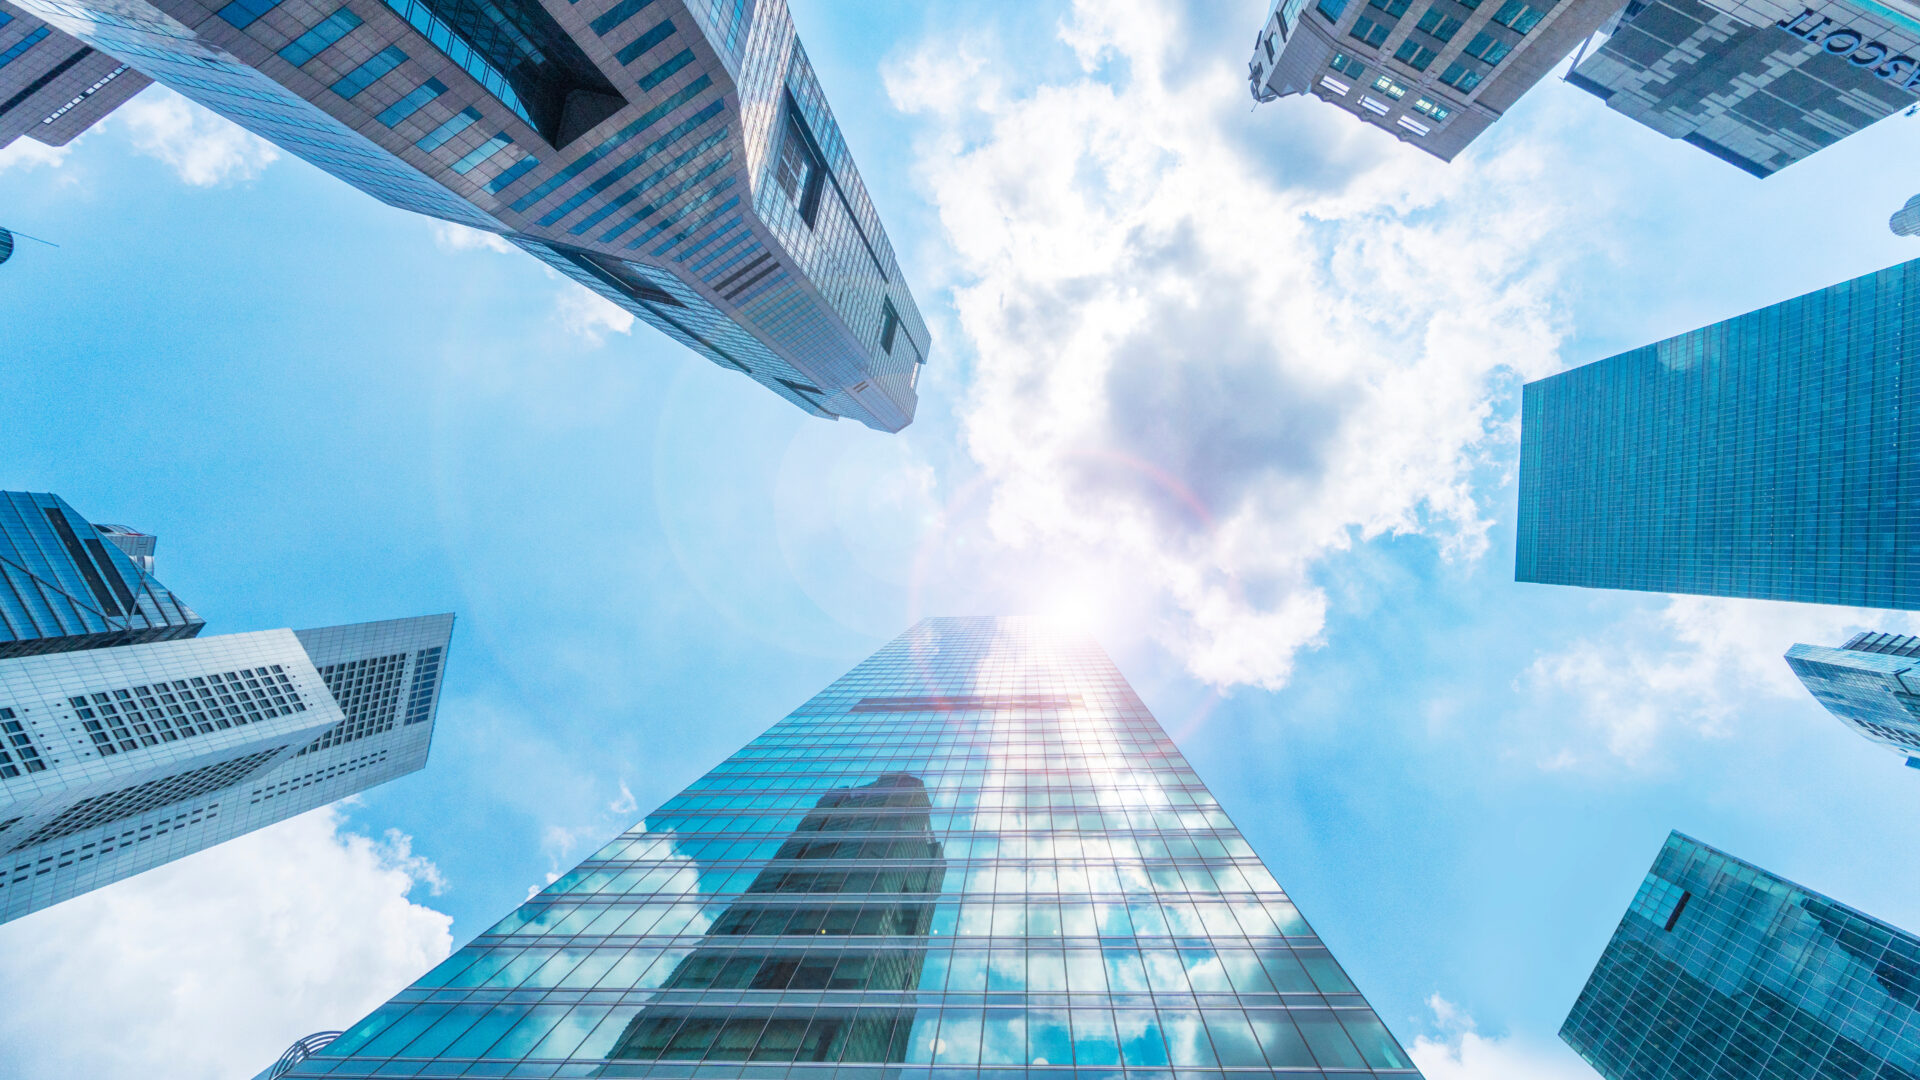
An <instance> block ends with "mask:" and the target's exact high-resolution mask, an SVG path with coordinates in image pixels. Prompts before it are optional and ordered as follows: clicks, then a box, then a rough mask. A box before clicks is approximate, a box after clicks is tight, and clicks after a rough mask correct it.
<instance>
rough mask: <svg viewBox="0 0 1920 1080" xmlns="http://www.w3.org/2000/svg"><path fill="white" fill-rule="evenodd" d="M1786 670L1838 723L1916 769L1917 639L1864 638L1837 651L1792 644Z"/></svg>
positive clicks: (1919, 711) (1919, 712)
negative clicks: (1887, 750)
mask: <svg viewBox="0 0 1920 1080" xmlns="http://www.w3.org/2000/svg"><path fill="white" fill-rule="evenodd" d="M1787 666H1788V667H1790V668H1792V669H1793V673H1794V674H1795V675H1798V676H1799V677H1800V681H1801V682H1802V683H1803V684H1805V685H1806V688H1807V690H1808V692H1810V693H1812V694H1813V697H1814V700H1816V701H1818V702H1819V703H1820V704H1821V705H1823V706H1825V707H1826V710H1827V711H1828V712H1830V713H1832V714H1833V715H1834V716H1835V717H1836V718H1838V719H1839V720H1840V722H1841V723H1844V724H1846V725H1847V726H1848V727H1850V728H1852V729H1853V730H1855V731H1857V732H1859V733H1860V734H1861V735H1864V736H1865V737H1867V738H1868V739H1870V740H1872V741H1873V742H1875V743H1878V744H1879V745H1881V746H1884V747H1886V748H1887V749H1889V750H1891V751H1893V752H1894V753H1896V754H1899V755H1901V756H1902V757H1904V758H1906V759H1907V764H1908V765H1911V766H1913V767H1914V768H1917V769H1920V637H1913V636H1912V635H1909V634H1879V633H1864V634H1855V635H1854V636H1853V637H1852V638H1850V639H1848V641H1847V643H1846V644H1845V645H1842V646H1840V647H1839V648H1837V649H1828V648H1823V647H1821V646H1819V645H1795V646H1794V647H1793V648H1791V649H1788V650H1787Z"/></svg>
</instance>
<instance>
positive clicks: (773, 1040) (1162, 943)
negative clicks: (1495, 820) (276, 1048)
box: [289, 618, 1417, 1080]
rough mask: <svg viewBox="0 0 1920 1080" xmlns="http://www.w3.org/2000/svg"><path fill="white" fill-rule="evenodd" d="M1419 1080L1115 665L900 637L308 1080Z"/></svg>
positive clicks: (1027, 630)
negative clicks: (425, 1079) (584, 1079)
mask: <svg viewBox="0 0 1920 1080" xmlns="http://www.w3.org/2000/svg"><path fill="white" fill-rule="evenodd" d="M836 1073H837V1074H838V1075H839V1076H841V1077H848V1078H852V1077H869V1076H870V1077H876V1078H877V1077H880V1076H882V1075H884V1076H887V1077H889V1078H901V1080H922V1078H924V1080H959V1078H962V1077H967V1078H974V1077H979V1078H982V1080H992V1078H994V1077H1005V1078H1010V1077H1012V1076H1015V1075H1024V1074H1034V1075H1042V1076H1044V1075H1054V1076H1059V1077H1063V1078H1064V1077H1069V1076H1076V1077H1089V1076H1092V1077H1100V1078H1102V1080H1145V1078H1149V1077H1151V1078H1153V1080H1174V1077H1175V1076H1176V1075H1177V1076H1178V1077H1180V1078H1182V1080H1206V1078H1207V1077H1209V1076H1214V1077H1221V1078H1224V1077H1225V1076H1226V1075H1228V1074H1231V1073H1240V1074H1243V1075H1246V1074H1279V1075H1283V1076H1288V1077H1316V1076H1330V1077H1348V1078H1353V1080H1359V1078H1361V1077H1369V1076H1375V1075H1390V1076H1398V1077H1413V1076H1417V1073H1415V1072H1414V1070H1413V1068H1412V1067H1411V1064H1410V1063H1409V1061H1408V1059H1407V1057H1406V1055H1405V1054H1404V1053H1403V1052H1402V1050H1401V1048H1400V1046H1399V1045H1398V1044H1397V1043H1396V1042H1395V1041H1394V1038H1393V1036H1392V1035H1390V1034H1389V1033H1388V1032H1387V1029H1386V1028H1385V1027H1384V1026H1383V1025H1382V1024H1381V1022H1380V1021H1379V1019H1378V1018H1377V1017H1376V1016H1375V1015H1374V1013H1373V1010H1372V1009H1371V1008H1369V1007H1368V1005H1367V1002H1366V1000H1365V999H1364V998H1363V997H1362V996H1361V995H1360V993H1359V991H1358V990H1356V989H1355V987H1354V985H1353V983H1352V982H1351V981H1349V979H1348V977H1347V976H1346V974H1345V973H1344V972H1343V971H1342V970H1341V968H1340V965H1339V964H1338V963H1337V962H1335V960H1334V958H1333V956H1332V955H1331V954H1330V953H1329V952H1328V951H1327V949H1326V947H1325V946H1324V945H1323V944H1322V943H1321V942H1320V941H1319V939H1318V938H1317V937H1315V936H1314V934H1313V931H1312V930H1311V929H1310V928H1309V927H1308V926H1307V924H1306V922H1305V921H1304V920H1303V919H1302V918H1301V917H1300V914H1299V912H1298V911H1297V910H1295V908H1294V906H1293V905H1292V904H1291V903H1290V902H1289V901H1288V900H1287V897H1286V894H1285V893H1284V892H1282V891H1281V889H1280V887H1279V885H1278V884H1277V883H1276V882H1275V880H1274V878H1273V876H1272V875H1271V874H1269V873H1268V872H1267V869H1266V867H1265V866H1263V865H1262V864H1261V862H1260V860H1259V858H1258V857H1256V856H1255V855H1254V853H1253V851H1252V849H1251V848H1249V847H1248V845H1247V843H1246V841H1245V840H1244V839H1243V838H1242V837H1241V836H1240V834H1239V832H1238V831H1237V830H1236V829H1235V828H1234V826H1233V823H1232V822H1231V821H1230V820H1228V818H1227V815H1226V814H1225V812H1223V811H1222V810H1221V809H1220V807H1219V805H1218V803H1216V802H1215V800H1214V798H1213V796H1212V795H1211V794H1210V793H1209V792H1208V791H1207V789H1206V787H1205V785H1203V784H1202V783H1201V782H1200V779H1199V777H1198V776H1196V775H1195V774H1194V772H1193V770H1192V769H1191V768H1190V767H1189V766H1188V765H1187V762H1186V760H1185V759H1184V758H1182V757H1181V755H1180V752H1179V751H1178V750H1177V749H1176V748H1175V747H1174V745H1173V743H1172V742H1171V741H1170V740H1169V739H1168V738H1167V736H1166V733H1165V732H1164V731H1162V730H1161V728H1160V725H1159V724H1158V723H1157V722H1156V721H1155V720H1154V718H1153V716H1152V715H1151V714H1150V713H1149V712H1148V711H1147V709H1146V707H1145V706H1144V705H1143V704H1142V703H1141V702H1140V699H1139V698H1138V697H1137V696H1135V694H1134V693H1133V690H1132V688H1131V687H1129V686H1128V685H1127V683H1126V681H1125V680H1124V679H1123V678H1122V677H1121V676H1120V673H1119V671H1118V670H1117V669H1115V667H1114V666H1113V663H1112V662H1111V661H1110V660H1109V659H1108V658H1107V656H1106V655H1105V654H1104V653H1103V652H1102V651H1101V650H1100V648H1099V647H1098V646H1097V645H1095V644H1093V642H1092V641H1091V640H1089V639H1088V638H1086V637H1085V636H1084V635H1080V634H1074V633H1067V632H1063V631H1060V630H1057V629H1055V628H1052V627H1050V626H1048V625H1047V624H1043V623H1039V622H1034V621H1029V620H1025V619H994V618H981V619H933V620H928V621H926V622H922V623H921V624H919V625H918V626H916V627H914V628H913V629H912V630H910V631H908V632H907V633H905V634H903V635H902V636H901V637H899V638H897V639H895V640H894V641H893V642H892V643H890V644H889V645H887V646H886V647H885V648H883V649H881V650H880V651H879V652H878V653H876V654H874V655H873V656H872V657H870V658H868V659H867V660H866V661H864V662H863V663H861V664H860V665H859V666H858V667H856V668H855V669H854V670H853V671H851V672H849V673H848V674H847V675H846V676H844V677H842V678H841V679H840V680H838V681H837V682H835V683H834V684H833V685H832V686H829V687H828V688H827V689H826V690H825V691H823V692H821V693H820V694H819V695H818V696H816V697H815V698H814V699H813V700H811V701H809V702H807V703H806V704H805V705H803V706H801V707H800V708H799V709H797V710H795V711H794V712H793V713H792V714H791V715H789V716H787V717H786V718H785V719H783V720H781V721H780V722H779V723H777V724H775V725H774V726H773V727H772V728H771V729H769V730H768V731H767V732H766V733H765V734H763V735H761V736H760V737H759V738H757V739H755V740H754V741H753V742H751V743H749V744H748V745H747V746H746V747H745V748H743V749H742V750H740V752H739V753H737V754H735V755H733V756H732V757H731V758H729V759H727V760H726V761H725V762H723V763H722V764H720V765H719V766H718V767H717V768H715V769H714V770H713V771H712V772H710V773H708V774H707V775H706V776H704V777H702V778H701V779H700V780H698V781H697V782H695V783H694V784H693V785H692V786H691V787H689V788H688V789H687V790H686V791H684V792H682V793H681V794H680V795H678V796H675V797H674V798H673V799H671V800H669V801H668V802H667V804H666V805H664V806H662V807H661V808H660V809H659V810H658V811H656V812H654V813H653V814H651V815H649V816H648V817H647V818H646V820H645V821H644V822H642V823H640V824H639V825H636V826H634V828H632V829H631V830H629V831H628V832H627V833H625V834H623V835H621V836H620V837H618V838H616V839H615V840H613V841H612V842H611V843H609V844H607V845H606V846H605V847H604V848H602V849H601V850H600V851H599V852H597V853H596V854H595V855H594V856H593V857H592V858H590V859H588V860H586V861H585V862H583V863H581V864H580V866H579V867H577V868H576V869H574V870H573V871H572V872H571V873H569V874H567V875H566V876H564V877H562V878H560V879H559V880H557V881H555V882H554V883H553V884H552V885H550V886H548V887H547V888H546V889H545V890H543V891H542V892H541V893H540V894H538V895H537V896H535V897H534V898H533V899H531V900H529V901H528V902H527V903H526V904H524V905H522V906H521V907H520V908H519V909H518V910H516V911H515V912H513V913H512V914H510V915H508V916H507V917H506V918H505V919H503V920H501V922H500V923H498V924H497V925H495V926H494V927H492V928H491V929H489V930H487V931H486V932H485V933H483V934H481V935H480V936H479V937H478V938H476V939H474V941H473V942H472V943H471V944H469V945H468V946H467V947H465V948H463V949H461V950H459V951H458V952H456V953H455V954H454V955H453V956H452V957H450V958H449V959H448V960H447V961H446V962H445V963H443V964H441V965H440V966H439V967H437V968H435V969H434V970H433V971H432V972H430V973H429V974H427V975H426V976H425V977H423V978H422V979H420V981H419V982H417V983H415V984H414V985H413V986H412V987H410V988H408V989H407V990H405V991H404V992H402V993H401V994H400V995H399V996H397V997H396V998H395V999H394V1000H393V1001H391V1002H389V1003H388V1004H387V1005H385V1006H382V1007H381V1008H380V1009H378V1010H377V1011H375V1012H374V1013H373V1014H372V1015H370V1016H368V1017H367V1018H365V1019H364V1020H362V1021H360V1022H359V1023H357V1024H355V1025H353V1026H352V1027H351V1028H350V1029H349V1030H348V1031H347V1032H346V1033H345V1034H344V1035H342V1036H341V1037H340V1038H339V1039H338V1040H336V1041H335V1042H334V1043H332V1044H331V1045H330V1046H328V1047H326V1048H325V1049H324V1050H322V1051H320V1053H319V1054H318V1055H317V1056H315V1057H313V1058H311V1059H309V1060H307V1061H306V1062H304V1063H302V1064H301V1065H299V1066H298V1067H296V1068H295V1069H294V1070H293V1071H292V1072H291V1073H290V1074H289V1075H292V1076H334V1077H359V1076H372V1075H376V1074H377V1075H379V1076H383V1077H385V1076H415V1075H419V1076H516V1077H519V1076H539V1077H545V1076H605V1077H636V1076H681V1077H727V1078H755V1077H763V1078H768V1080H771V1078H774V1077H783V1078H785V1077H793V1078H811V1077H818V1078H822V1080H825V1078H827V1077H830V1076H833V1075H835V1074H836Z"/></svg>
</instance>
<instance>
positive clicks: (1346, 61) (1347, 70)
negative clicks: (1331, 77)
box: [1328, 53, 1367, 79]
mask: <svg viewBox="0 0 1920 1080" xmlns="http://www.w3.org/2000/svg"><path fill="white" fill-rule="evenodd" d="M1328 66H1329V67H1331V68H1333V70H1335V71H1337V72H1339V73H1340V74H1342V75H1345V76H1346V77H1348V78H1350V79H1358V78H1361V77H1363V76H1364V75H1366V73H1367V67H1366V65H1365V64H1362V63H1361V62H1360V61H1358V60H1356V59H1354V58H1353V57H1351V56H1348V55H1347V54H1346V53H1334V54H1333V63H1331V64H1329V65H1328Z"/></svg>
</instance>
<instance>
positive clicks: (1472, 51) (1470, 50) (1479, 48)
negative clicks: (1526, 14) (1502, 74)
mask: <svg viewBox="0 0 1920 1080" xmlns="http://www.w3.org/2000/svg"><path fill="white" fill-rule="evenodd" d="M1464 51H1465V52H1466V54H1467V55H1468V56H1477V57H1479V58H1480V59H1482V60H1485V61H1486V62H1487V63H1489V64H1497V63H1499V62H1500V61H1501V60H1503V59H1505V58H1506V55H1507V54H1508V53H1510V52H1512V51H1513V45H1512V44H1511V43H1509V42H1506V41H1502V40H1501V39H1499V38H1497V37H1494V36H1493V35H1492V34H1490V33H1488V32H1487V31H1485V30H1482V31H1480V32H1479V33H1478V34H1475V35H1474V36H1473V40H1472V41H1469V42H1468V43H1467V47H1466V49H1465V50H1464Z"/></svg>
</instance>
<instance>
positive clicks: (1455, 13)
mask: <svg viewBox="0 0 1920 1080" xmlns="http://www.w3.org/2000/svg"><path fill="white" fill-rule="evenodd" d="M1618 7H1619V0H1419V3H1418V4H1413V3H1412V0H1313V2H1312V3H1311V4H1309V3H1308V2H1307V0H1276V3H1275V4H1274V7H1273V11H1272V12H1271V13H1270V14H1269V15H1268V16H1267V21H1266V24H1265V25H1264V26H1263V27H1262V28H1261V30H1260V36H1259V38H1258V39H1257V40H1256V41H1255V42H1254V49H1253V60H1252V62H1251V64H1250V65H1249V78H1250V80H1251V84H1252V90H1253V98H1254V100H1255V101H1262V102H1264V101H1272V100H1273V99H1275V98H1278V97H1284V96H1286V95H1289V94H1312V95H1313V96H1315V97H1317V98H1319V99H1320V100H1322V101H1327V102H1331V103H1333V104H1334V105H1337V106H1339V107H1340V108H1342V109H1344V110H1346V111H1347V112H1350V113H1352V114H1353V115H1354V116H1357V117H1359V118H1360V119H1362V120H1365V121H1366V122H1368V123H1370V124H1373V125H1375V126H1377V127H1381V128H1384V129H1385V130H1386V131H1387V132H1389V133H1390V134H1392V135H1394V136H1395V137H1396V138H1398V139H1400V140H1401V141H1402V142H1407V143H1411V144H1413V145H1414V146H1417V147H1419V148H1420V149H1422V150H1425V151H1426V152H1427V153H1429V154H1432V155H1434V156H1435V157H1437V158H1440V159H1441V160H1443V161H1452V160H1453V158H1454V155H1455V154H1458V153H1459V152H1460V151H1461V150H1462V149H1464V148H1465V147H1466V145H1467V144H1468V143H1470V142H1472V141H1473V140H1474V139H1475V138H1476V137H1477V136H1478V135H1479V134H1480V133H1481V132H1482V131H1485V130H1486V129H1487V125H1489V124H1491V123H1493V122H1494V121H1495V120H1498V119H1500V117H1501V116H1502V115H1503V114H1505V113H1506V111H1507V110H1508V109H1510V108H1512V107H1513V103H1514V102H1516V101H1519V100H1520V95H1522V94H1524V93H1526V92H1527V91H1528V90H1529V89H1531V88H1532V87H1533V84H1535V83H1537V82H1539V81H1540V80H1541V79H1542V78H1543V77H1544V76H1545V75H1546V74H1547V72H1549V71H1550V70H1552V68H1553V66H1554V65H1555V64H1557V63H1559V62H1560V61H1561V60H1563V59H1565V58H1566V56H1567V54H1568V53H1570V52H1572V51H1573V50H1574V49H1575V48H1576V47H1577V46H1578V45H1579V44H1580V43H1581V42H1582V41H1585V40H1586V39H1587V38H1588V37H1590V36H1591V35H1592V34H1593V32H1594V31H1595V30H1597V29H1599V27H1600V24H1601V23H1603V22H1605V21H1606V19H1607V17H1608V16H1610V15H1612V14H1613V13H1614V11H1615V9H1617V8H1618Z"/></svg>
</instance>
